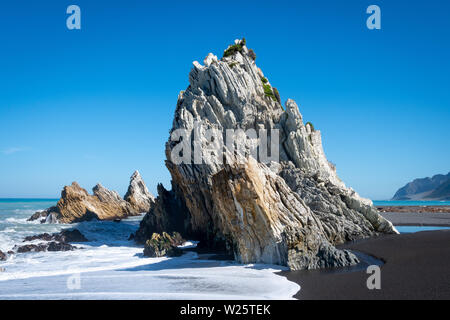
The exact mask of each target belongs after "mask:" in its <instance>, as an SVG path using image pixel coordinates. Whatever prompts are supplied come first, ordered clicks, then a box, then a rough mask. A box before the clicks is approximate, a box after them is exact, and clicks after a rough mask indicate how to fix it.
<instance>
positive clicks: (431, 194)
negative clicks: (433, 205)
mask: <svg viewBox="0 0 450 320" xmlns="http://www.w3.org/2000/svg"><path fill="white" fill-rule="evenodd" d="M392 200H450V172H449V173H448V174H447V175H443V174H437V175H435V176H433V177H432V178H422V179H415V180H414V181H412V182H409V183H407V184H406V185H405V186H404V187H403V188H400V189H399V190H398V191H397V192H396V193H395V195H394V197H393V198H392Z"/></svg>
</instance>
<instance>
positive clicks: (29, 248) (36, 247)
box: [14, 241, 76, 253]
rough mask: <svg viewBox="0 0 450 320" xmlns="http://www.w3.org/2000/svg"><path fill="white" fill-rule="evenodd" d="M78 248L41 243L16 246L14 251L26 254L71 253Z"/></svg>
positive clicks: (65, 244)
mask: <svg viewBox="0 0 450 320" xmlns="http://www.w3.org/2000/svg"><path fill="white" fill-rule="evenodd" d="M75 249H76V247H74V246H72V245H70V244H68V243H64V242H56V241H52V242H48V243H39V244H26V245H23V246H15V247H14V250H16V251H17V253H26V252H45V251H71V250H75Z"/></svg>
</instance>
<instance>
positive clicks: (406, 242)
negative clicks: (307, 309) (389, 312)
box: [282, 230, 450, 300]
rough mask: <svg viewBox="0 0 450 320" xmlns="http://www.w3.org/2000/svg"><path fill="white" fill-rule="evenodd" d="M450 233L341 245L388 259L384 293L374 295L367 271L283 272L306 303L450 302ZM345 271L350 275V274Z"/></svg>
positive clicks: (384, 272) (383, 284) (384, 265)
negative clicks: (441, 300) (329, 301)
mask: <svg viewBox="0 0 450 320" xmlns="http://www.w3.org/2000/svg"><path fill="white" fill-rule="evenodd" d="M449 244H450V230H441V231H426V232H418V233H410V234H401V235H386V236H380V237H377V238H372V239H366V240H361V241H358V242H353V243H349V244H345V245H342V246H340V248H345V249H350V250H356V251H359V252H363V253H365V254H368V255H371V256H373V257H376V258H379V259H381V260H383V261H384V262H385V263H384V264H383V265H382V266H381V289H380V290H369V289H367V286H366V281H367V278H368V277H369V275H368V274H367V273H366V270H365V266H362V268H361V267H359V268H355V269H354V270H356V271H353V272H348V271H347V272H342V271H343V270H312V271H290V272H282V275H284V276H286V277H287V278H288V279H289V280H291V281H294V282H296V283H298V284H299V285H300V286H301V287H302V289H301V290H300V291H299V292H298V293H297V294H296V295H295V296H294V297H295V298H297V299H304V300H310V299H312V300H317V299H320V300H329V299H332V300H341V299H344V300H361V299H363V300H367V299H388V300H391V299H450V245H449ZM344 271H345V270H344Z"/></svg>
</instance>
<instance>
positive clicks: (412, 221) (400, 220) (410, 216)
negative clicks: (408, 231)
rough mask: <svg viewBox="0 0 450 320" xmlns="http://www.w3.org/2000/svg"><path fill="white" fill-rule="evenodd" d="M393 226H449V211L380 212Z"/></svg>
mask: <svg viewBox="0 0 450 320" xmlns="http://www.w3.org/2000/svg"><path fill="white" fill-rule="evenodd" d="M380 214H381V215H382V216H383V217H384V218H386V219H387V220H389V221H391V222H392V223H393V224H394V225H395V226H430V227H433V226H434V227H450V213H443V212H435V213H433V212H428V213H425V212H382V213H380Z"/></svg>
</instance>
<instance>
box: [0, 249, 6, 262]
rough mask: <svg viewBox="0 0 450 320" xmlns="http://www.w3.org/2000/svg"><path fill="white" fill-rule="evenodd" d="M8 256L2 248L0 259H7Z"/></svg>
mask: <svg viewBox="0 0 450 320" xmlns="http://www.w3.org/2000/svg"><path fill="white" fill-rule="evenodd" d="M6 258H7V256H6V254H5V253H3V252H2V251H1V250H0V261H5V260H6Z"/></svg>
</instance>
